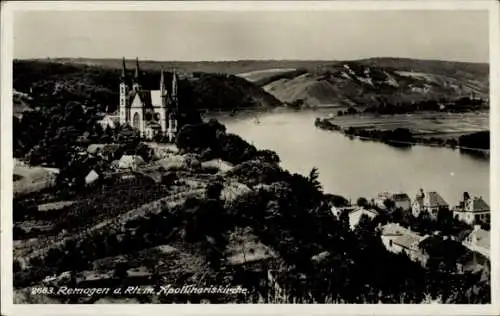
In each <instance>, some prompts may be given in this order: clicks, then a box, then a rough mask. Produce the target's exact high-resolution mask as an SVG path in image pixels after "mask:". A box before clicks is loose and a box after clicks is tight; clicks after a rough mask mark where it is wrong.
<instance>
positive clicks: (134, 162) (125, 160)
mask: <svg viewBox="0 0 500 316" xmlns="http://www.w3.org/2000/svg"><path fill="white" fill-rule="evenodd" d="M144 164H145V162H144V159H142V157H141V156H136V155H123V156H122V157H121V158H120V160H119V161H118V168H120V169H130V170H135V169H137V167H139V166H142V165H144Z"/></svg>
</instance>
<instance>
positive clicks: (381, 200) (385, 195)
mask: <svg viewBox="0 0 500 316" xmlns="http://www.w3.org/2000/svg"><path fill="white" fill-rule="evenodd" d="M391 196H392V195H391V194H390V193H389V192H381V193H379V194H378V195H377V196H376V197H375V199H374V200H373V202H374V203H375V205H376V206H378V207H379V208H381V209H385V208H386V206H385V201H387V200H389V199H390V198H391Z"/></svg>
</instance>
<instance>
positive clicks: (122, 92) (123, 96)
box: [118, 57, 128, 125]
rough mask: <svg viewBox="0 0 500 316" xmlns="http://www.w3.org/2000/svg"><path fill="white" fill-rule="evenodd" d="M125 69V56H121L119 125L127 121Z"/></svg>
mask: <svg viewBox="0 0 500 316" xmlns="http://www.w3.org/2000/svg"><path fill="white" fill-rule="evenodd" d="M127 90H128V89H127V69H126V68H125V57H123V65H122V75H121V78H120V103H119V105H118V114H119V116H120V125H125V123H126V122H127V117H126V107H127Z"/></svg>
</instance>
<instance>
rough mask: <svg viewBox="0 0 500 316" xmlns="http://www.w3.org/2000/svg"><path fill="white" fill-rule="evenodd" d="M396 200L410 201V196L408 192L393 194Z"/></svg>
mask: <svg viewBox="0 0 500 316" xmlns="http://www.w3.org/2000/svg"><path fill="white" fill-rule="evenodd" d="M392 199H393V200H394V201H409V200H410V197H409V196H408V194H406V193H396V194H393V195H392Z"/></svg>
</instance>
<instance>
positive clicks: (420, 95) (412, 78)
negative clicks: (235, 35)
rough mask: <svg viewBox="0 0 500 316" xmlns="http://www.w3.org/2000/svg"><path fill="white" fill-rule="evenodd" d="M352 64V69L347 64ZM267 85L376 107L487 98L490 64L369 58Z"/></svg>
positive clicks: (312, 99) (285, 92) (282, 94)
mask: <svg viewBox="0 0 500 316" xmlns="http://www.w3.org/2000/svg"><path fill="white" fill-rule="evenodd" d="M346 66H347V67H348V68H347V67H346ZM264 89H265V90H266V91H268V92H270V93H271V94H273V95H274V96H276V97H277V98H278V99H280V100H281V101H283V102H293V101H295V100H298V99H302V100H304V101H306V103H308V104H310V105H324V104H328V105H330V104H339V105H358V106H372V105H377V104H380V103H381V102H382V101H381V98H382V99H384V101H385V102H388V103H392V104H397V103H400V102H419V101H424V100H440V99H445V100H455V99H458V98H460V97H464V96H470V94H471V93H474V94H475V96H476V97H481V98H482V99H487V98H488V94H489V92H488V91H489V87H488V65H485V64H471V63H456V62H441V61H418V60H417V61H416V60H406V59H368V60H360V61H352V62H342V63H338V64H335V65H327V66H322V67H318V68H317V69H316V70H309V71H307V73H302V74H300V73H299V74H298V75H297V76H288V77H285V78H280V77H279V76H277V77H276V80H274V81H271V82H265V85H264Z"/></svg>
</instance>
